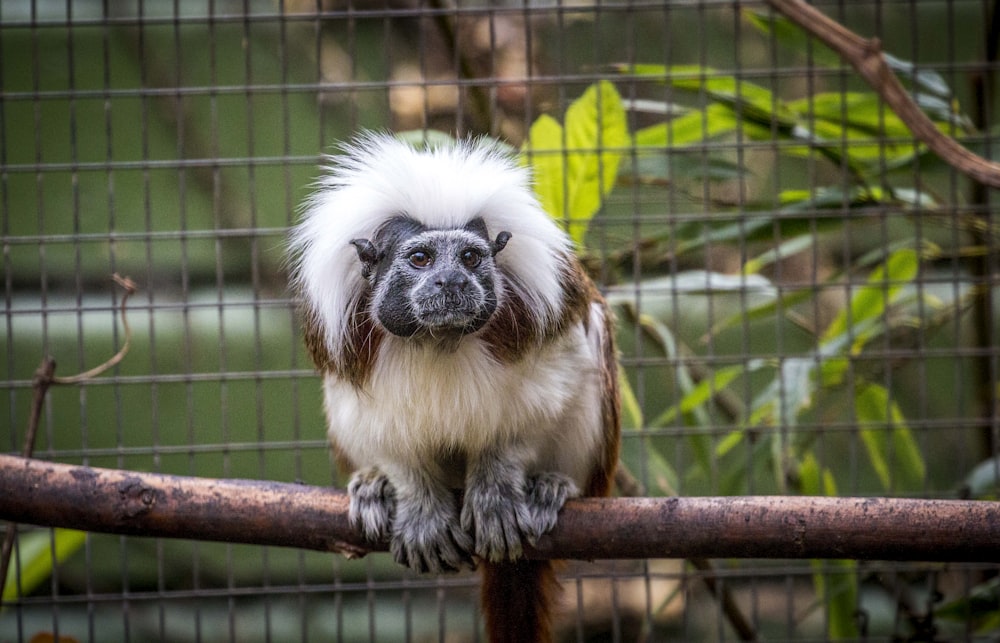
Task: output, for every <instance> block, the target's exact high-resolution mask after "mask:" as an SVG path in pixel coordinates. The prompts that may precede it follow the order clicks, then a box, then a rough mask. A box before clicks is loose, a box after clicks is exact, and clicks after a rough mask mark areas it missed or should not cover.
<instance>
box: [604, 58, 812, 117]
mask: <svg viewBox="0 0 1000 643" xmlns="http://www.w3.org/2000/svg"><path fill="white" fill-rule="evenodd" d="M619 69H620V70H622V71H625V72H628V73H631V74H633V75H637V76H646V77H653V78H656V79H658V80H662V81H664V82H666V83H669V84H670V85H673V86H674V87H677V88H678V89H684V90H687V91H693V92H699V93H702V94H705V95H707V96H708V97H709V98H711V99H712V100H714V101H716V102H717V103H720V104H722V105H725V106H726V107H728V108H729V109H730V110H732V111H733V113H734V114H735V115H736V117H737V118H738V119H739V120H741V121H753V122H756V123H758V124H761V125H765V126H766V127H767V128H770V127H771V126H772V125H777V126H778V127H779V128H791V127H794V126H795V119H796V115H795V113H794V112H793V111H791V110H790V109H788V107H787V105H785V103H784V101H782V100H781V99H779V98H778V97H777V96H775V95H774V93H772V92H771V90H769V89H767V88H766V87H763V86H761V85H757V84H755V83H751V82H748V81H746V80H744V79H742V78H737V77H736V76H729V75H726V74H723V73H721V72H719V71H718V70H716V69H713V68H711V67H703V66H700V65H673V66H663V65H631V66H620V67H619Z"/></svg>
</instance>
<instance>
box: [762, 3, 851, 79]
mask: <svg viewBox="0 0 1000 643" xmlns="http://www.w3.org/2000/svg"><path fill="white" fill-rule="evenodd" d="M743 16H744V17H745V18H747V20H748V21H749V22H750V24H752V25H753V26H755V27H757V29H759V30H760V31H761V32H763V33H765V34H770V35H771V36H773V37H774V39H775V40H776V41H777V42H778V43H780V44H782V45H784V46H785V47H788V48H789V49H792V50H795V51H799V52H801V53H802V54H803V55H806V54H808V55H809V60H810V62H813V63H815V64H818V65H823V66H826V67H841V66H843V64H844V61H843V59H842V58H841V57H840V56H839V55H838V54H837V53H836V52H835V51H833V50H832V49H830V48H829V47H827V46H826V45H824V44H822V43H821V42H820V41H818V40H816V39H815V38H813V37H811V36H809V35H808V34H807V33H806V32H805V31H803V30H802V29H801V28H799V27H798V25H796V24H795V23H793V22H791V21H790V20H788V18H785V17H784V16H780V15H777V14H774V13H768V12H763V11H754V10H750V9H746V10H744V11H743Z"/></svg>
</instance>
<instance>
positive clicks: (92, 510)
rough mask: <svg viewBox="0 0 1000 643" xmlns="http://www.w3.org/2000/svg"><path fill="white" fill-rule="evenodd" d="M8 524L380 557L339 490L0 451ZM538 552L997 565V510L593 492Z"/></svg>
mask: <svg viewBox="0 0 1000 643" xmlns="http://www.w3.org/2000/svg"><path fill="white" fill-rule="evenodd" d="M0 489H2V490H3V492H2V493H0V519H3V520H11V521H16V522H21V523H30V524H35V525H43V526H49V527H68V528H74V529H83V530H87V531H95V532H104V533H113V534H129V535H136V536H148V537H158V538H186V539H193V540H212V541H223V542H232V543H247V544H256V545H276V546H282V547H298V548H303V549H312V550H319V551H335V552H341V553H344V554H347V555H349V556H361V555H364V554H365V553H368V552H369V551H383V550H385V549H386V547H385V545H384V544H375V545H373V544H371V543H366V542H365V541H364V540H363V539H362V538H361V537H360V536H359V535H358V534H357V533H356V532H355V531H354V530H353V529H352V528H351V526H350V525H349V523H348V520H347V506H348V502H347V496H346V494H345V493H344V492H343V491H338V490H335V489H330V488H323V487H311V486H305V485H296V484H286V483H277V482H261V481H251V480H212V479H204V478H188V477H181V476H170V475H163V474H153V473H137V472H132V471H119V470H112V469H96V468H91V467H81V466H71V465H65V464H55V463H51V462H43V461H38V460H31V459H27V458H21V457H17V456H9V455H0ZM529 555H530V556H532V557H536V558H569V559H584V560H593V559H598V558H619V559H622V558H789V559H791V558H852V559H868V560H922V561H990V562H997V561H1000V503H996V502H978V501H957V500H913V499H898V498H809V497H791V496H780V497H775V496H751V497H732V498H587V499H581V500H573V501H570V502H569V503H567V504H566V508H565V509H564V511H563V513H562V515H561V517H560V520H559V524H558V525H557V526H556V528H555V529H554V530H553V531H552V533H551V534H549V535H547V536H546V537H544V538H543V539H542V541H541V542H539V544H538V547H537V548H534V549H532V550H531V551H530V552H529Z"/></svg>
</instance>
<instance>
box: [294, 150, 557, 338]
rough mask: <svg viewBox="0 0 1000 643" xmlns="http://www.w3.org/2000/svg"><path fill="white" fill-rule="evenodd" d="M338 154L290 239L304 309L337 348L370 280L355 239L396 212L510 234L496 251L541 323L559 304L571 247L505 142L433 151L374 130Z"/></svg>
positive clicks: (438, 224)
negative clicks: (480, 224)
mask: <svg viewBox="0 0 1000 643" xmlns="http://www.w3.org/2000/svg"><path fill="white" fill-rule="evenodd" d="M343 151H344V154H343V155H342V156H337V157H332V158H331V161H332V165H331V166H330V167H329V168H328V174H327V176H325V177H324V178H322V179H320V181H319V189H318V191H317V192H316V193H315V194H314V195H313V196H312V197H311V198H310V199H309V200H308V201H307V202H306V203H305V206H304V208H303V215H302V221H301V223H300V224H299V225H298V226H296V228H295V229H294V231H293V233H292V237H291V246H292V251H293V257H294V258H293V274H294V279H295V281H296V284H297V286H298V287H299V290H300V292H301V293H302V294H303V295H304V296H305V299H306V302H305V303H306V305H307V306H308V307H309V309H310V310H311V312H312V313H313V314H314V315H316V318H317V321H318V322H319V323H320V325H321V326H322V327H323V328H324V329H325V330H326V331H327V337H326V339H327V343H328V348H329V349H330V350H331V352H332V354H337V353H338V350H337V347H339V346H341V345H342V344H343V342H344V338H345V334H346V332H347V330H348V328H347V322H348V316H347V315H346V314H345V313H346V312H347V311H349V310H351V309H352V308H353V306H354V304H355V302H356V301H357V299H358V298H359V297H360V296H361V294H362V292H363V290H364V288H365V287H366V284H365V282H364V279H363V278H362V276H361V269H360V264H359V261H358V256H357V253H356V252H355V250H354V248H353V247H352V246H351V245H350V241H351V240H352V239H370V238H371V237H372V236H373V235H374V233H375V230H376V229H377V228H378V227H379V226H380V225H381V224H382V223H384V222H385V221H387V220H388V219H391V218H393V217H396V216H399V215H405V216H408V217H411V218H413V219H415V220H417V221H419V222H421V223H422V224H424V225H425V226H427V227H429V228H435V229H450V228H460V227H462V226H464V225H465V224H466V223H468V222H469V221H471V220H472V219H474V218H476V217H482V218H483V220H484V221H485V222H486V227H487V229H488V231H489V234H490V235H491V238H494V237H495V236H496V235H497V234H498V233H500V232H501V231H507V232H510V233H511V240H510V242H509V243H508V244H507V247H506V248H505V249H504V250H503V252H501V253H499V254H498V255H497V263H498V265H499V266H500V267H501V269H502V270H503V271H504V272H505V273H506V274H507V275H509V277H510V278H509V279H508V280H507V282H506V283H507V286H508V287H510V288H514V289H516V290H517V292H518V294H519V295H520V296H521V297H522V299H523V300H524V301H525V303H526V304H527V305H528V308H529V309H530V310H531V311H532V313H533V314H534V315H536V316H537V317H538V321H539V322H540V325H541V326H544V325H545V324H546V323H547V322H548V321H549V320H550V319H551V318H553V317H555V316H557V315H558V314H559V311H560V308H561V306H562V289H561V286H560V272H561V268H562V267H563V265H564V262H565V260H566V255H567V254H569V253H570V252H572V246H571V242H570V240H569V238H568V237H567V235H566V234H565V233H564V232H563V231H562V230H561V229H560V228H559V227H558V226H557V225H556V223H555V222H554V221H553V220H552V219H551V218H550V217H549V216H548V215H547V214H546V213H545V212H544V211H543V210H542V208H541V206H540V205H539V204H538V201H537V199H536V198H535V196H534V194H533V193H532V190H531V187H530V182H529V181H530V179H529V175H528V171H527V170H526V169H525V168H522V167H520V166H518V165H517V164H516V162H515V161H514V160H513V159H511V158H510V157H509V156H508V155H506V154H505V153H504V152H502V151H501V150H500V149H499V148H498V146H496V145H495V144H491V143H489V142H485V141H462V142H458V143H456V144H455V145H454V146H451V147H438V148H435V149H432V150H428V151H420V150H416V149H414V148H413V147H412V146H410V145H409V144H407V143H405V142H403V141H400V140H398V139H396V138H393V137H392V136H389V135H379V134H369V135H367V136H364V137H362V138H360V139H359V140H357V141H356V142H355V143H353V144H350V145H347V146H345V148H344V150H343Z"/></svg>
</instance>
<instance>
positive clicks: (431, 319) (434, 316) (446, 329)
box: [415, 294, 495, 335]
mask: <svg viewBox="0 0 1000 643" xmlns="http://www.w3.org/2000/svg"><path fill="white" fill-rule="evenodd" d="M415 308H416V311H415V312H416V318H417V320H418V321H419V322H420V324H421V325H422V326H423V327H424V328H425V329H426V330H427V331H428V333H430V334H431V335H438V334H455V333H458V334H467V333H473V332H475V331H477V330H479V329H480V328H482V327H483V325H484V324H486V322H487V321H488V320H489V318H490V315H492V314H493V309H494V308H495V307H493V306H489V302H483V301H482V300H480V299H478V298H474V297H463V296H461V295H452V294H442V295H435V296H431V297H427V298H424V299H422V300H421V301H420V302H418V305H417V306H416V307H415Z"/></svg>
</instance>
